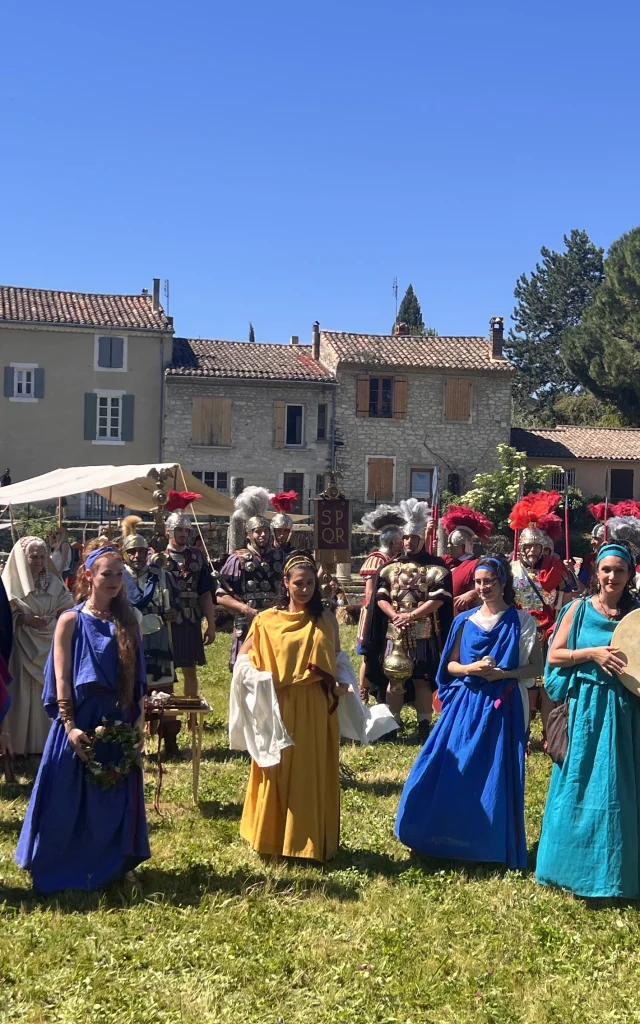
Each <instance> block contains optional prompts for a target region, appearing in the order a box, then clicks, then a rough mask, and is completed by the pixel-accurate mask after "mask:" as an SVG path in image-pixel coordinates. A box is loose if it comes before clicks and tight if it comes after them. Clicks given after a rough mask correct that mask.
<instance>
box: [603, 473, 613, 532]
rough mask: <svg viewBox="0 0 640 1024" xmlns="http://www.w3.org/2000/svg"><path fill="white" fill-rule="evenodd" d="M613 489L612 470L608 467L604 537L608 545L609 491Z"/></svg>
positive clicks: (605, 481) (605, 488)
mask: <svg viewBox="0 0 640 1024" xmlns="http://www.w3.org/2000/svg"><path fill="white" fill-rule="evenodd" d="M610 489H611V470H610V468H609V466H607V468H606V470H605V474H604V522H603V524H602V525H603V527H604V533H603V535H602V537H603V540H604V543H605V544H606V543H607V541H608V539H609V531H608V530H607V519H608V518H609V491H610Z"/></svg>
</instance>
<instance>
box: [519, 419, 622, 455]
mask: <svg viewBox="0 0 640 1024" xmlns="http://www.w3.org/2000/svg"><path fill="white" fill-rule="evenodd" d="M511 444H512V445H513V447H514V448H518V449H519V450H520V451H522V452H526V453H527V455H529V456H530V457H531V458H534V459H549V461H553V459H605V460H606V461H607V462H622V461H625V460H627V459H636V460H638V459H640V428H637V427H636V428H633V427H572V426H567V427H550V428H549V429H548V430H523V429H522V428H521V427H513V428H512V430H511Z"/></svg>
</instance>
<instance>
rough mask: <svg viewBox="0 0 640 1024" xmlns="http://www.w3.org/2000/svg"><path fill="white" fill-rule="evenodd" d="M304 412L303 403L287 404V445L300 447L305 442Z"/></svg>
mask: <svg viewBox="0 0 640 1024" xmlns="http://www.w3.org/2000/svg"><path fill="white" fill-rule="evenodd" d="M303 412H304V406H302V405H287V409H286V418H285V444H286V445H287V447H297V448H300V447H301V446H302V443H303V431H302V422H303Z"/></svg>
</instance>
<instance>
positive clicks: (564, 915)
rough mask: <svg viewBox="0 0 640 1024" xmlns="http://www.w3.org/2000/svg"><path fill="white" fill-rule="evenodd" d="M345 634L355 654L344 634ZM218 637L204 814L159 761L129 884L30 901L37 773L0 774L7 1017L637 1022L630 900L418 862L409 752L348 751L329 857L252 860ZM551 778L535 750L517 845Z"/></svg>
mask: <svg viewBox="0 0 640 1024" xmlns="http://www.w3.org/2000/svg"><path fill="white" fill-rule="evenodd" d="M343 637H344V642H345V645H347V646H351V648H352V645H353V637H354V630H353V629H348V628H345V629H343ZM228 644H229V638H228V637H221V638H220V639H219V640H218V642H217V644H216V646H215V649H214V650H213V652H212V654H211V655H210V664H209V667H208V670H207V672H206V674H205V675H204V686H203V687H202V689H203V691H204V692H205V693H206V694H207V695H208V696H209V697H210V698H211V700H212V704H213V706H214V708H215V714H214V715H212V716H211V717H210V719H209V721H208V727H207V731H206V734H205V747H204V760H203V765H202V776H201V786H200V806H199V808H198V809H196V808H194V807H193V806H192V805H191V803H190V764H189V763H188V761H186V760H185V761H184V762H183V763H178V764H175V765H174V764H172V765H170V766H169V769H168V774H167V776H166V778H165V783H164V789H163V817H161V818H160V817H158V816H157V815H156V814H154V812H153V810H151V809H150V808H151V804H152V802H153V790H154V785H155V778H154V775H153V773H152V772H150V773H149V775H148V777H147V800H148V805H149V822H150V831H151V845H152V852H153V858H152V860H151V861H148V862H147V864H146V865H144V866H143V867H142V868H141V869H140V876H141V880H142V884H143V889H144V892H143V895H142V896H141V897H140V896H131V895H130V894H128V893H126V892H125V891H124V889H122V888H121V887H120V886H116V887H113V888H112V889H110V890H108V891H106V892H104V893H101V894H86V895H83V894H62V895H60V896H58V897H57V898H47V899H40V898H37V897H35V896H34V895H33V893H32V891H31V888H30V879H29V876H28V875H26V874H25V873H24V872H21V871H20V870H19V869H18V868H17V867H16V866H15V864H14V863H13V859H12V858H13V851H14V849H15V844H16V841H17V837H18V833H19V829H20V823H21V820H22V818H23V815H24V811H25V806H26V801H27V797H28V793H29V789H30V785H31V781H32V775H30V776H28V777H27V776H24V777H20V778H19V781H18V783H17V784H15V785H12V786H7V785H4V784H3V785H1V786H0V877H1V879H2V883H3V886H2V888H0V911H1V919H0V982H1V989H0V1021H2V1024H5V1022H12V1024H13V1022H27V1021H28V1022H42V1024H53V1022H58V1021H60V1022H62V1021H63V1022H65V1024H75V1022H83V1024H86V1022H87V1021H91V1022H93V1021H98V1022H104V1024H128V1022H131V1024H133V1022H135V1024H174V1022H175V1024H178V1022H181V1024H182V1022H185V1024H192V1022H193V1024H196V1022H198V1024H202V1022H213V1021H216V1022H221V1024H222V1022H233V1024H241V1022H242V1024H279V1022H282V1024H303V1022H304V1024H312V1022H313V1024H325V1022H327V1024H328V1022H331V1024H432V1022H433V1024H436V1022H437V1024H454V1022H456V1024H467V1022H472V1021H473V1022H474V1024H475V1022H487V1024H510V1022H514V1024H515V1022H518V1024H521V1022H522V1024H524V1022H527V1024H528V1022H531V1024H534V1022H535V1024H551V1022H553V1024H569V1022H572V1021H579V1022H594V1024H595V1022H598V1024H601V1022H618V1021H620V1022H623V1021H624V1022H625V1024H627V1022H635V1021H638V1022H640V998H639V997H638V989H639V985H638V981H639V973H638V972H639V966H640V917H639V916H638V912H637V907H636V906H622V905H621V906H609V907H607V908H605V909H593V908H591V907H589V906H587V905H585V903H584V902H582V901H580V900H576V899H573V898H572V897H570V896H568V895H565V894H562V893H558V892H553V891H549V890H546V889H542V888H540V887H539V886H537V885H536V884H535V880H534V877H533V875H532V874H526V875H521V874H518V873H516V872H503V871H501V870H491V869H488V868H479V869H472V868H467V869H464V868H460V867H456V866H455V865H451V864H446V863H445V864H443V863H440V862H435V861H427V860H421V859H414V858H412V856H411V855H410V853H409V851H408V850H406V849H405V848H404V847H403V846H401V845H400V843H398V842H397V841H396V840H395V839H394V838H393V821H394V814H395V810H396V806H397V802H398V797H399V793H400V789H401V787H402V783H403V781H404V779H405V778H406V775H407V772H408V770H409V768H410V766H411V764H412V761H413V759H414V757H415V755H416V753H417V749H418V748H417V747H416V746H409V745H407V746H405V745H398V744H391V743H383V744H380V745H377V746H375V747H370V748H362V747H356V746H355V745H353V746H352V745H348V746H345V747H343V748H342V752H341V759H342V761H343V763H344V764H345V765H347V766H348V767H349V768H351V769H352V770H353V772H354V773H355V776H356V780H355V781H354V782H349V783H348V788H346V789H344V790H343V794H342V836H341V838H342V846H341V850H340V852H339V854H338V856H337V857H336V858H335V860H333V861H332V862H330V864H329V865H328V866H327V867H326V868H322V867H320V866H317V865H306V864H302V863H285V864H281V865H270V864H265V863H263V861H262V860H261V859H260V858H258V857H257V856H255V855H254V854H253V853H252V852H251V851H250V850H249V849H248V848H247V846H246V844H245V843H244V842H243V841H242V840H241V839H240V837H239V835H238V825H239V818H240V813H241V808H242V800H243V794H244V787H245V783H246V779H247V774H248V763H247V761H246V760H245V759H244V758H243V757H239V756H237V755H235V754H233V753H231V752H229V751H228V750H227V743H226V730H225V724H226V703H227V692H228V684H229V676H228V672H227V669H226V660H227V656H228ZM408 720H409V721H410V720H411V713H409V714H408ZM182 742H183V743H184V744H186V742H187V740H186V738H182ZM548 776H549V764H548V762H547V760H546V759H545V758H544V757H543V756H542V755H541V754H540V753H536V754H534V756H533V757H531V758H530V759H529V762H528V764H527V827H528V839H529V844H530V846H531V847H535V843H536V840H537V838H538V835H539V830H540V821H541V816H542V809H543V803H544V798H545V793H546V788H547V783H548ZM461 813H464V809H461Z"/></svg>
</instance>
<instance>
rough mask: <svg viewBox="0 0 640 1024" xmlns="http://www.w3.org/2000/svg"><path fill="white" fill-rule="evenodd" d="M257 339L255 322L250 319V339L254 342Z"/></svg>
mask: <svg viewBox="0 0 640 1024" xmlns="http://www.w3.org/2000/svg"><path fill="white" fill-rule="evenodd" d="M255 340H256V332H255V329H254V326H253V324H252V323H251V321H249V341H252V342H254V341H255Z"/></svg>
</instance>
